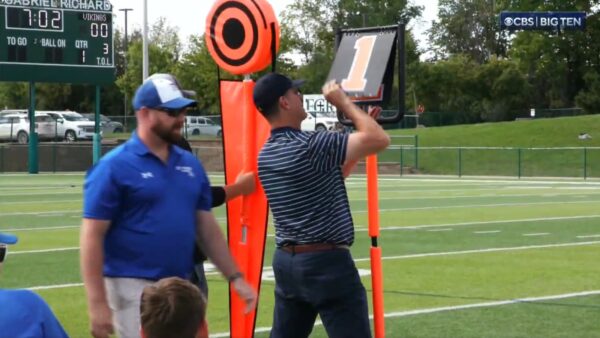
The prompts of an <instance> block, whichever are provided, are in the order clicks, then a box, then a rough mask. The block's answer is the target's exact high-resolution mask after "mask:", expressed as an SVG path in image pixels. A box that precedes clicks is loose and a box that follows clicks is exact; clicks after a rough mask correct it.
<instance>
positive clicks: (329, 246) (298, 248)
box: [280, 243, 349, 254]
mask: <svg viewBox="0 0 600 338" xmlns="http://www.w3.org/2000/svg"><path fill="white" fill-rule="evenodd" d="M348 248H349V247H348V246H347V245H345V244H333V243H312V244H298V245H285V246H282V247H280V249H281V250H283V251H285V252H289V253H293V254H299V253H305V252H315V251H329V250H336V249H348Z"/></svg>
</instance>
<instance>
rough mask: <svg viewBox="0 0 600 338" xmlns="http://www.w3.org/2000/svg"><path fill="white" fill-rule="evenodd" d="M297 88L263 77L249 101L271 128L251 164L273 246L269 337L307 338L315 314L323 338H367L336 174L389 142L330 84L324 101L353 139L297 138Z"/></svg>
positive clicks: (300, 116) (346, 209)
mask: <svg viewBox="0 0 600 338" xmlns="http://www.w3.org/2000/svg"><path fill="white" fill-rule="evenodd" d="M302 83H303V81H301V80H300V81H299V80H297V81H292V80H290V79H289V78H287V77H286V76H284V75H281V74H277V73H270V74H267V75H265V76H263V77H262V78H260V79H259V80H258V81H257V82H256V85H255V87H254V93H253V97H254V103H255V104H256V107H257V108H258V110H259V111H260V112H261V113H262V115H263V116H264V117H265V118H266V119H267V120H268V121H269V123H270V125H271V128H272V130H271V136H270V137H269V139H268V140H267V142H266V143H265V145H264V146H263V148H262V150H261V152H260V154H259V157H258V176H259V178H260V181H261V183H262V185H263V187H264V189H265V192H266V194H267V199H268V201H269V206H270V207H271V211H272V213H273V218H274V224H275V242H276V245H277V250H276V251H275V254H274V256H273V272H274V273H275V308H274V315H273V328H272V330H271V337H275V338H278V337H308V336H309V335H310V333H311V331H312V327H313V325H314V322H315V319H316V317H317V314H318V315H319V316H320V317H321V320H322V321H323V325H324V326H325V329H326V330H327V334H328V335H329V337H339V338H342V337H343V338H351V337H357V338H366V337H371V330H370V327H369V313H368V306H367V297H366V292H365V288H364V287H363V285H362V283H361V281H360V277H359V275H358V271H357V269H356V266H355V265H354V261H353V259H352V256H351V255H350V251H349V247H350V246H351V245H352V243H353V242H354V226H353V223H352V215H351V214H350V206H349V203H348V197H347V194H346V188H345V185H344V175H343V173H344V172H345V171H346V169H347V167H349V166H351V165H353V164H354V163H356V161H358V160H359V159H361V158H364V157H365V156H367V155H370V154H374V153H377V152H378V151H381V150H383V149H385V148H386V147H387V146H388V145H389V143H390V138H389V136H388V135H387V134H386V133H385V131H384V130H383V129H382V128H381V126H379V124H377V122H376V121H375V120H374V119H373V118H372V117H371V116H369V114H367V113H365V112H364V111H362V110H361V109H360V108H358V107H357V106H356V105H355V104H353V103H352V102H351V101H350V99H349V98H348V96H347V95H346V94H345V93H344V92H343V91H342V90H341V88H340V86H339V85H337V84H336V83H335V82H329V83H327V84H325V86H324V87H323V94H324V95H325V98H326V99H327V100H328V101H329V102H330V103H331V104H333V105H334V106H335V107H336V108H337V109H338V111H342V112H344V113H345V115H346V116H347V117H348V118H349V119H351V120H352V122H353V123H354V126H355V128H356V132H355V133H352V134H350V135H349V134H346V133H338V132H330V131H325V132H303V131H301V130H300V124H301V123H302V120H304V119H305V118H306V112H305V111H304V108H303V102H302V94H301V93H300V91H299V89H298V87H299V86H300V85H302ZM377 113H378V111H373V112H372V114H377Z"/></svg>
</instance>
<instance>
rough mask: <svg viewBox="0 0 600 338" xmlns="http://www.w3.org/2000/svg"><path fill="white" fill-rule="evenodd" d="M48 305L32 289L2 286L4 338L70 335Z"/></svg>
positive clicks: (0, 305)
mask: <svg viewBox="0 0 600 338" xmlns="http://www.w3.org/2000/svg"><path fill="white" fill-rule="evenodd" d="M68 337H69V336H68V335H67V333H66V332H65V330H64V329H63V328H62V326H61V325H60V323H59V322H58V320H57V319H56V317H55V316H54V314H53V313H52V310H50V307H48V304H46V302H45V301H44V300H43V299H42V298H41V297H40V296H38V295H37V294H35V293H33V292H31V291H29V290H1V289H0V338H68Z"/></svg>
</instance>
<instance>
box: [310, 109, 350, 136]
mask: <svg viewBox="0 0 600 338" xmlns="http://www.w3.org/2000/svg"><path fill="white" fill-rule="evenodd" d="M306 115H307V116H306V118H305V119H304V120H303V121H302V124H301V125H300V129H302V130H305V131H313V130H316V131H322V130H341V129H343V126H342V124H341V123H340V122H339V121H338V119H337V118H336V117H332V116H328V115H325V114H322V113H320V112H314V111H307V112H306Z"/></svg>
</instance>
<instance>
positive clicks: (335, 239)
mask: <svg viewBox="0 0 600 338" xmlns="http://www.w3.org/2000/svg"><path fill="white" fill-rule="evenodd" d="M348 137H349V135H348V134H346V133H339V132H332V131H327V132H305V131H300V130H297V129H293V128H277V129H273V130H272V131H271V136H270V137H269V139H268V140H267V142H266V143H265V144H264V146H263V148H262V149H261V151H260V154H259V156H258V176H259V178H260V181H261V183H262V185H263V187H264V189H265V193H266V195H267V199H268V200H269V207H270V208H271V212H272V214H273V219H274V224H275V242H276V244H277V246H279V247H280V246H284V245H289V244H310V243H335V244H346V245H351V244H352V243H353V242H354V225H353V223H352V215H351V214H350V205H349V203H348V196H347V194H346V186H345V184H344V176H343V174H342V165H343V163H344V161H345V159H346V149H347V147H348Z"/></svg>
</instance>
